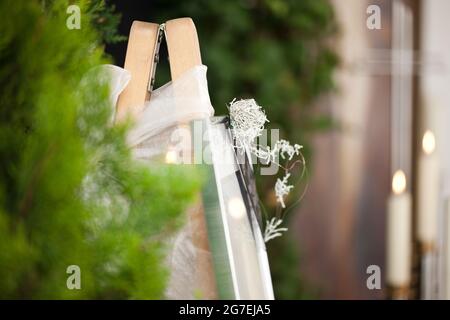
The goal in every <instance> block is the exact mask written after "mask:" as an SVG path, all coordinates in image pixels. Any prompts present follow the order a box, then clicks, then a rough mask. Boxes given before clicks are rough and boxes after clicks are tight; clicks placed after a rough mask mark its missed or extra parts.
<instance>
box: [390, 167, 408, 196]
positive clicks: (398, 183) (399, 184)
mask: <svg viewBox="0 0 450 320" xmlns="http://www.w3.org/2000/svg"><path fill="white" fill-rule="evenodd" d="M405 189H406V176H405V173H404V172H403V171H402V170H397V171H395V173H394V177H393V178H392V191H394V193H395V194H401V193H403V191H405Z"/></svg>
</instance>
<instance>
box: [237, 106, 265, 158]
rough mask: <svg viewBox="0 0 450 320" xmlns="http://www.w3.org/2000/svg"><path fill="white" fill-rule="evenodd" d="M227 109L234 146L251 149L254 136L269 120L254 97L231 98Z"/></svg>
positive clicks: (261, 130) (254, 139) (258, 133)
mask: <svg viewBox="0 0 450 320" xmlns="http://www.w3.org/2000/svg"><path fill="white" fill-rule="evenodd" d="M229 111H230V123H231V127H232V129H231V130H232V131H233V135H234V137H235V139H236V147H237V148H238V149H240V150H241V151H243V150H251V149H252V148H253V147H254V145H255V141H256V138H258V137H259V136H260V135H261V134H262V132H263V130H264V125H265V124H266V122H269V120H268V119H267V116H266V114H265V113H264V111H263V109H262V108H261V106H259V105H258V104H257V103H256V101H255V100H254V99H241V100H236V99H233V101H231V103H230V105H229Z"/></svg>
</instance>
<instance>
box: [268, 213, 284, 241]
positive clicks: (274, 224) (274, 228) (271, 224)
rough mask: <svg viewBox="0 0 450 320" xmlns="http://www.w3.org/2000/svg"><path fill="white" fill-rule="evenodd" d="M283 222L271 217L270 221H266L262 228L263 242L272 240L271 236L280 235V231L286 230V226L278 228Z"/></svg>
mask: <svg viewBox="0 0 450 320" xmlns="http://www.w3.org/2000/svg"><path fill="white" fill-rule="evenodd" d="M282 222H283V220H282V219H278V218H272V219H271V220H270V221H269V220H267V221H266V229H265V230H264V242H267V241H269V240H272V239H273V238H276V237H280V236H282V235H283V234H282V232H285V231H287V230H288V228H279V225H280V224H281V223H282Z"/></svg>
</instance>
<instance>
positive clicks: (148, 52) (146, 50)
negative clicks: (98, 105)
mask: <svg viewBox="0 0 450 320" xmlns="http://www.w3.org/2000/svg"><path fill="white" fill-rule="evenodd" d="M157 36H158V25H157V24H156V23H148V22H142V21H134V22H133V25H132V26H131V30H130V36H129V39H128V47H127V54H126V57H125V66H124V68H125V69H126V70H128V71H129V72H130V73H131V80H130V83H129V84H128V86H127V87H126V88H125V90H124V91H123V92H122V93H121V94H120V96H119V100H118V102H117V116H116V121H118V122H120V121H123V120H125V118H126V117H128V116H131V117H133V116H135V115H136V114H138V113H139V111H141V108H142V107H143V105H144V102H145V101H146V100H149V99H150V93H149V92H148V90H147V87H148V82H149V80H150V73H151V70H152V68H153V64H154V58H153V54H154V50H155V45H156V40H157Z"/></svg>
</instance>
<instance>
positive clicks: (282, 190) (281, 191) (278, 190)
mask: <svg viewBox="0 0 450 320" xmlns="http://www.w3.org/2000/svg"><path fill="white" fill-rule="evenodd" d="M290 176H291V174H290V173H286V175H285V176H284V177H283V179H282V180H280V178H278V179H277V182H276V183H275V195H276V197H277V202H279V203H280V204H281V206H282V207H283V208H286V205H285V204H284V197H285V196H287V195H288V194H289V192H290V191H291V189H292V188H294V186H293V185H288V184H287V183H288V179H289V177H290Z"/></svg>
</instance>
